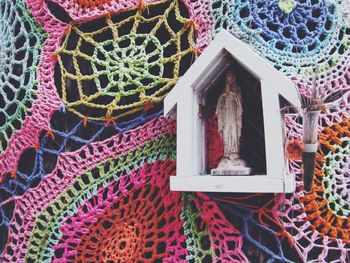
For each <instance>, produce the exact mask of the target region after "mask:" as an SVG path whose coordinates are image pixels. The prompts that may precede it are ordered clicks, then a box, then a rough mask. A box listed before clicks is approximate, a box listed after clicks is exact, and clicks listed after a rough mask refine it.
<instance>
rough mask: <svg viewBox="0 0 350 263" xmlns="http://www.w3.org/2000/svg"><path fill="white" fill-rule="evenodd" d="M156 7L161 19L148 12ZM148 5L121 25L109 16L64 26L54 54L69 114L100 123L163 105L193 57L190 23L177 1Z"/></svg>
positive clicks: (60, 87) (134, 10) (63, 97)
mask: <svg viewBox="0 0 350 263" xmlns="http://www.w3.org/2000/svg"><path fill="white" fill-rule="evenodd" d="M158 5H161V7H160V8H161V9H162V15H159V14H158V13H155V12H153V11H152V10H153V8H156V7H157V6H158ZM148 7H149V9H150V12H149V13H148V12H147V10H145V9H143V8H135V9H131V10H130V11H129V13H128V14H127V16H126V17H125V18H124V19H123V20H122V21H120V20H119V19H118V16H114V15H111V14H109V13H107V15H106V16H105V18H104V19H103V20H104V21H101V20H100V21H92V22H89V23H78V24H72V25H68V27H67V36H66V39H65V40H64V42H63V44H62V47H61V48H60V49H59V50H58V51H57V59H58V63H59V72H60V74H59V75H60V76H61V81H60V83H58V84H57V87H58V89H59V92H60V94H61V97H62V100H63V103H64V104H65V105H66V107H67V110H68V111H72V112H74V113H75V114H77V115H78V116H80V117H87V118H88V119H93V120H104V121H105V120H108V119H113V120H117V119H119V118H121V117H124V116H127V115H131V114H133V113H135V112H138V111H140V110H142V109H143V107H144V106H145V105H147V104H148V103H159V102H160V101H162V100H163V98H164V97H165V96H166V94H167V93H168V91H169V90H170V89H171V88H172V87H173V86H174V85H175V83H176V81H177V80H178V78H179V76H180V75H182V74H183V73H184V70H185V69H187V68H188V67H189V65H190V64H191V62H192V61H193V60H194V59H195V56H196V49H195V45H194V42H193V37H194V36H193V31H194V24H193V22H192V20H189V19H186V18H184V17H182V16H181V14H180V10H179V3H178V1H168V0H167V1H165V0H163V1H160V2H159V3H157V4H149V5H148ZM93 24H94V25H95V26H93ZM186 57H187V58H186ZM57 74H58V73H57Z"/></svg>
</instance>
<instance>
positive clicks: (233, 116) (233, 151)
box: [211, 70, 251, 175]
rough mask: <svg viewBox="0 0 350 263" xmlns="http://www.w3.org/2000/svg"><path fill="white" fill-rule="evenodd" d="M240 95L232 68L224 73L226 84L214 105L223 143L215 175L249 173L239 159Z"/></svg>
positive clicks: (241, 112)
mask: <svg viewBox="0 0 350 263" xmlns="http://www.w3.org/2000/svg"><path fill="white" fill-rule="evenodd" d="M242 114H243V109H242V95H241V90H240V88H239V86H238V85H237V83H236V75H235V73H234V72H233V71H232V70H229V71H228V72H227V73H226V84H225V89H224V91H223V93H222V94H221V95H220V96H219V99H218V103H217V106H216V116H217V119H218V131H219V134H220V137H221V139H222V142H223V145H224V156H223V157H222V159H221V161H220V163H219V165H218V167H217V168H216V169H213V170H212V172H211V173H212V174H215V175H219V174H220V175H243V174H249V173H250V170H251V169H250V168H249V167H246V162H245V161H244V160H242V159H240V156H239V149H240V138H241V133H242Z"/></svg>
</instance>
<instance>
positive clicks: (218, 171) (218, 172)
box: [211, 166, 252, 175]
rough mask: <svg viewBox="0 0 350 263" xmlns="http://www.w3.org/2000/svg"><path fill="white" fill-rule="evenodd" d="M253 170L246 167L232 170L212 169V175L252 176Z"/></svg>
mask: <svg viewBox="0 0 350 263" xmlns="http://www.w3.org/2000/svg"><path fill="white" fill-rule="evenodd" d="M251 171H252V168H250V167H245V166H235V167H232V168H226V169H223V168H216V169H211V175H250V173H251Z"/></svg>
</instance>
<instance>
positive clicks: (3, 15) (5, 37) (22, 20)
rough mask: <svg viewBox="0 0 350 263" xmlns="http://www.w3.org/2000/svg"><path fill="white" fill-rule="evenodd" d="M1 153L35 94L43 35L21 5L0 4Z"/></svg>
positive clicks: (18, 125) (16, 3)
mask: <svg viewBox="0 0 350 263" xmlns="http://www.w3.org/2000/svg"><path fill="white" fill-rule="evenodd" d="M0 21H1V27H0V127H1V128H0V152H3V151H4V150H5V149H6V148H7V146H8V144H9V143H10V139H11V137H12V134H13V133H15V132H16V131H18V130H20V129H21V127H22V124H23V122H24V119H25V116H26V115H27V114H29V113H30V109H31V107H32V105H33V102H34V100H35V98H36V94H37V79H36V70H37V65H38V61H39V56H40V48H41V46H42V44H43V42H44V39H45V33H44V31H43V30H42V28H41V27H40V26H38V25H37V24H36V22H35V21H34V19H33V18H32V16H31V14H30V13H29V12H28V10H26V7H25V5H24V3H23V2H22V1H13V0H8V1H5V0H4V1H0Z"/></svg>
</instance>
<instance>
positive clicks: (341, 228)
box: [280, 107, 350, 262]
mask: <svg viewBox="0 0 350 263" xmlns="http://www.w3.org/2000/svg"><path fill="white" fill-rule="evenodd" d="M348 111H349V108H348V107H347V108H346V109H334V110H332V112H330V113H329V114H328V115H327V114H324V115H323V116H322V123H323V127H322V130H321V135H320V140H319V143H320V147H319V151H318V153H317V161H318V163H317V166H316V172H315V178H314V188H313V191H312V192H311V193H310V194H305V193H304V191H303V185H302V178H301V161H300V160H299V161H293V162H291V170H292V172H294V173H295V174H296V176H297V189H296V192H295V193H294V194H293V195H292V196H291V197H290V198H287V199H286V200H285V207H286V209H285V211H284V212H280V217H281V218H282V220H283V221H284V225H285V227H286V229H287V231H288V232H289V234H290V235H291V236H292V237H293V240H294V243H295V244H294V247H295V249H296V251H297V252H298V253H299V255H300V257H301V258H302V259H303V260H305V261H312V262H313V261H315V262H320V261H322V262H333V261H338V262H339V261H340V262H347V261H349V249H350V246H349V244H350V242H349V241H350V240H349V234H350V232H349V227H350V221H349V208H350V206H349V179H348V178H349V165H348V161H349V159H348V156H349V143H350V140H349V135H350V133H349V132H350V121H349V119H350V118H349V117H350V116H349V114H348ZM290 117H291V116H290ZM292 119H293V118H290V120H292ZM290 124H291V125H292V126H293V127H294V131H295V133H294V135H293V138H294V139H296V140H300V139H301V138H300V134H301V133H300V132H301V127H298V125H294V123H293V121H291V122H290ZM298 132H299V134H298ZM291 136H292V135H291Z"/></svg>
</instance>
